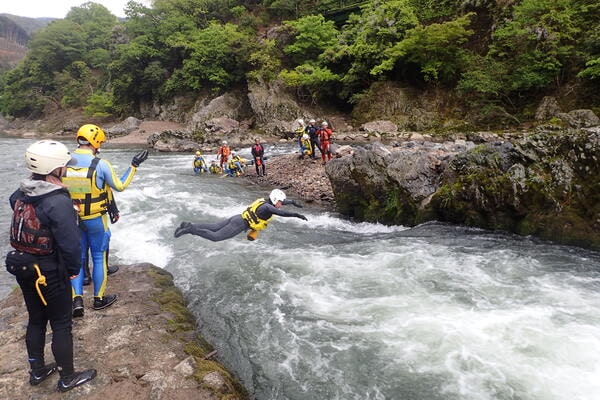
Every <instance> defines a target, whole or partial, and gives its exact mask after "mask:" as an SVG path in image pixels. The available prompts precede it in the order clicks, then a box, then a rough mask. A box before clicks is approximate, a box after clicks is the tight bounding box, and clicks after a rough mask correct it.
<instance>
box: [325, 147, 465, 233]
mask: <svg viewBox="0 0 600 400" xmlns="http://www.w3.org/2000/svg"><path fill="white" fill-rule="evenodd" d="M474 146H475V145H474V144H473V143H472V142H465V141H457V142H448V143H434V142H428V141H422V142H415V141H408V142H403V143H401V144H399V145H398V146H397V147H387V146H384V145H383V144H381V143H379V142H375V143H373V144H372V145H370V146H367V147H364V148H360V147H359V148H356V149H355V150H354V153H353V155H352V156H345V157H341V158H338V159H335V160H332V162H331V163H329V164H327V166H326V169H325V170H326V172H327V176H328V177H329V180H330V181H331V186H332V189H333V192H334V195H335V203H336V209H337V210H338V211H339V212H341V213H342V214H345V215H348V216H350V217H353V218H357V219H358V220H366V221H378V222H383V223H389V224H405V225H415V224H417V223H419V222H421V221H422V220H424V219H426V218H425V217H424V216H423V215H422V210H425V209H426V206H427V205H428V203H429V200H430V198H431V196H432V195H433V194H434V193H435V192H436V190H437V189H438V187H439V185H440V183H441V172H442V171H443V170H444V169H445V167H446V165H447V162H448V160H449V159H450V157H451V156H453V155H456V154H458V153H459V152H460V151H465V150H466V149H467V148H473V147H474Z"/></svg>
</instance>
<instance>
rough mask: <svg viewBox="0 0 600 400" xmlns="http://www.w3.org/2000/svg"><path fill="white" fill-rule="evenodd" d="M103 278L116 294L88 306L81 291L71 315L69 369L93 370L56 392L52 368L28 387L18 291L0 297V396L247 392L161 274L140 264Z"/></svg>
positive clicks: (209, 399)
mask: <svg viewBox="0 0 600 400" xmlns="http://www.w3.org/2000/svg"><path fill="white" fill-rule="evenodd" d="M108 279H109V282H108V285H109V288H110V292H111V293H118V295H119V300H118V301H117V302H116V303H115V304H114V305H113V306H111V307H109V308H107V309H104V310H99V311H95V310H93V309H92V307H91V302H92V294H91V293H89V290H88V289H86V290H85V293H84V304H85V314H84V316H83V317H82V318H76V319H75V320H74V321H73V345H74V362H75V368H76V369H77V370H81V369H87V368H95V369H97V370H98V376H97V377H96V378H95V379H94V380H92V381H91V382H89V383H86V384H84V385H82V386H81V387H80V388H77V389H74V390H72V391H70V392H68V393H66V394H61V395H59V393H58V392H57V391H56V382H57V379H58V374H55V375H53V376H51V377H49V378H48V379H47V380H46V381H44V382H43V383H42V384H40V385H38V386H30V385H29V382H28V370H29V364H28V363H27V352H26V349H25V337H24V336H25V328H26V324H27V312H26V310H25V305H24V302H23V297H22V295H21V292H20V290H15V291H13V292H12V293H11V294H10V295H9V296H8V297H7V298H5V299H2V300H0V360H2V362H0V399H11V400H31V399H58V398H60V399H64V400H67V399H132V400H147V399H156V400H186V399H197V400H215V399H220V398H227V399H231V400H234V399H235V400H244V399H247V398H248V396H247V394H246V392H245V390H244V389H243V388H242V387H241V385H240V384H239V383H238V382H237V381H236V380H235V378H233V377H232V375H231V374H230V373H229V372H227V371H226V370H225V368H224V367H223V366H221V365H220V364H219V363H218V353H217V352H215V351H214V349H213V348H212V346H210V344H208V343H207V342H206V341H205V340H204V339H202V337H201V336H200V335H199V334H198V333H197V332H196V331H195V327H196V322H195V320H194V317H193V316H192V314H191V313H190V312H189V311H188V309H187V308H186V306H185V302H184V300H183V296H182V294H181V292H180V291H179V290H178V289H177V288H176V287H175V286H174V284H173V279H172V276H171V275H170V274H169V273H168V272H166V271H164V270H162V269H160V268H158V267H156V266H153V265H151V264H145V263H144V264H135V265H127V266H125V265H122V266H121V268H120V269H119V272H118V273H117V274H115V275H114V276H110V277H109V278H108ZM48 333H50V328H49V330H48ZM45 353H46V354H45V355H46V361H47V362H51V361H53V357H52V352H51V350H50V335H48V338H47V340H46V351H45ZM215 357H217V358H215Z"/></svg>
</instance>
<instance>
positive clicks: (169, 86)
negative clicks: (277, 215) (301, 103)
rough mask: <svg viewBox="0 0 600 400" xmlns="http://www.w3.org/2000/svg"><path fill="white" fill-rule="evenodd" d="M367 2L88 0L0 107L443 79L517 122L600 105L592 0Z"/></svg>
mask: <svg viewBox="0 0 600 400" xmlns="http://www.w3.org/2000/svg"><path fill="white" fill-rule="evenodd" d="M361 3H362V4H361V6H360V9H359V11H357V12H356V13H355V14H353V15H351V16H350V17H349V18H348V19H347V20H346V21H345V23H340V20H339V19H338V20H336V23H337V25H336V24H335V23H334V22H333V20H331V19H330V18H339V17H340V15H341V14H340V13H339V11H340V10H343V9H344V8H347V9H350V8H351V7H356V5H357V3H356V2H346V1H342V2H339V1H336V0H324V1H316V0H265V1H260V2H256V1H251V0H154V1H153V2H152V7H146V6H144V5H143V4H141V3H136V2H135V1H130V2H129V3H128V5H127V10H126V13H127V19H126V21H124V22H119V21H118V20H117V18H116V17H115V16H114V15H112V14H111V13H110V12H109V11H108V10H107V9H106V8H105V7H104V6H102V5H100V4H97V3H93V2H87V3H84V4H82V5H81V6H79V7H73V8H72V9H71V11H70V12H69V14H68V15H67V17H66V18H65V19H63V20H56V21H54V22H52V23H50V24H48V25H47V26H46V27H45V28H43V29H41V30H39V31H38V32H37V33H36V34H35V35H34V36H33V38H32V40H31V42H30V43H29V47H30V51H29V53H28V54H27V56H26V57H25V59H24V60H23V61H22V62H21V63H20V64H19V65H18V66H17V67H15V68H14V69H12V70H9V71H6V72H4V73H2V75H1V81H0V112H2V113H4V114H6V115H12V116H17V117H19V116H39V115H41V114H42V113H43V112H44V111H45V110H46V111H47V110H49V109H55V108H56V107H59V108H60V107H62V108H66V107H82V106H85V107H86V110H88V112H90V113H91V114H98V115H103V114H105V113H116V112H119V113H125V112H135V111H137V110H138V109H139V106H140V104H142V103H144V102H152V101H163V100H166V99H168V98H169V97H172V96H175V95H177V94H189V92H192V91H198V90H204V89H207V90H212V91H213V92H221V91H226V90H231V89H233V88H235V87H238V86H240V85H245V84H246V83H247V82H248V81H255V82H258V83H259V84H260V83H265V82H270V81H273V80H276V79H280V80H281V81H282V82H283V83H284V84H286V85H288V86H289V87H292V88H295V89H296V90H297V93H299V94H301V95H305V94H307V95H308V97H309V98H310V99H311V100H312V101H313V102H317V101H323V100H325V101H329V100H335V101H340V100H341V103H338V104H340V105H341V106H343V107H349V106H351V105H353V104H355V102H356V100H357V99H360V98H361V97H362V96H365V95H366V93H368V91H369V90H370V88H373V87H375V85H377V83H378V81H382V82H389V83H391V84H393V85H395V86H398V87H407V86H408V87H410V86H413V87H414V86H417V85H422V84H423V83H424V82H425V83H429V84H432V85H435V86H439V85H444V86H445V87H448V88H454V89H456V90H457V92H458V94H459V95H460V101H461V102H463V105H464V104H467V105H470V106H471V107H473V109H474V110H476V113H475V114H477V115H481V114H487V115H486V118H488V119H489V120H496V121H500V120H511V121H513V122H514V121H518V118H521V117H522V116H523V115H525V114H524V111H523V110H526V109H528V110H531V109H532V108H533V106H532V104H536V103H537V102H538V101H539V97H540V96H541V95H546V94H548V93H551V92H553V91H554V92H559V91H560V89H562V88H564V87H565V84H566V83H568V84H569V86H570V87H574V88H576V90H577V95H581V94H582V93H583V94H586V95H587V98H578V99H577V101H578V102H579V103H582V104H585V105H586V108H592V109H594V107H598V105H597V100H598V99H599V98H600V97H599V96H598V95H597V93H600V90H598V89H600V3H599V2H598V1H597V0H519V1H515V0H503V1H499V0H390V1H384V0H372V1H365V2H361ZM467 11H474V12H475V13H476V15H475V14H471V13H467ZM319 12H324V13H325V14H324V15H325V16H324V15H321V14H318V13H319ZM332 13H334V14H335V16H333V14H332ZM270 17H271V18H270ZM281 21H285V22H281ZM275 24H280V25H281V26H279V27H278V28H277V29H272V27H273V25H275ZM474 31H475V32H477V33H476V34H473V32H474ZM581 81H585V82H583V83H582V84H579V83H581ZM88 97H89V98H88ZM586 101H587V102H588V103H590V104H586ZM594 102H595V103H594ZM49 105H53V107H54V108H48V106H49Z"/></svg>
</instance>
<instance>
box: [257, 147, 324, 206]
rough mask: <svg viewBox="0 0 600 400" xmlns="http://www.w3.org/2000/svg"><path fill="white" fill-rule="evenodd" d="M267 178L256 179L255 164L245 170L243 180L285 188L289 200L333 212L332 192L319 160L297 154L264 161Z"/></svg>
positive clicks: (269, 186) (270, 186)
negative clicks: (298, 200)
mask: <svg viewBox="0 0 600 400" xmlns="http://www.w3.org/2000/svg"><path fill="white" fill-rule="evenodd" d="M265 166H266V172H267V175H266V176H261V177H258V176H256V171H255V167H254V165H249V166H247V167H246V173H245V176H246V178H247V179H248V180H249V181H251V182H254V183H256V184H259V185H262V186H266V187H268V189H267V190H270V189H271V188H273V187H278V188H280V189H284V190H285V191H286V193H287V195H288V196H289V197H293V198H299V199H300V200H302V201H303V202H306V203H317V204H318V205H320V206H322V207H323V208H325V209H330V210H331V209H333V191H332V189H331V183H330V182H329V179H328V178H327V175H326V174H325V167H324V166H323V165H322V164H321V159H320V158H318V159H316V160H312V159H310V158H300V155H299V153H295V154H284V155H281V156H277V157H273V158H269V159H267V160H266V161H265Z"/></svg>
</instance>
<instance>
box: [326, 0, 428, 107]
mask: <svg viewBox="0 0 600 400" xmlns="http://www.w3.org/2000/svg"><path fill="white" fill-rule="evenodd" d="M418 23H419V21H418V19H417V16H416V13H415V10H414V8H413V7H412V6H411V4H410V1H409V0H392V1H381V0H377V1H373V2H369V3H367V4H366V5H364V6H362V7H361V12H360V14H353V15H352V16H350V18H349V20H348V22H347V24H346V25H345V26H344V29H343V31H342V32H341V33H340V35H339V39H338V44H337V46H336V51H335V52H334V55H333V60H334V62H335V64H336V65H337V66H338V68H337V69H335V71H336V72H338V73H339V74H340V75H342V78H341V80H342V83H343V85H344V89H343V92H342V93H343V96H344V97H349V96H350V95H351V94H352V93H357V92H360V91H362V90H364V89H366V88H368V87H369V86H370V85H371V83H372V82H373V81H374V80H375V79H376V78H375V77H374V76H373V75H372V74H371V70H372V69H373V68H374V67H375V66H377V65H379V64H381V63H382V62H383V60H384V59H385V52H386V51H387V49H389V48H390V47H391V46H393V45H394V44H395V43H398V42H400V41H401V40H403V39H404V37H405V36H406V33H407V31H409V30H410V29H412V28H414V27H415V26H417V25H418ZM334 68H335V67H334Z"/></svg>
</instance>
